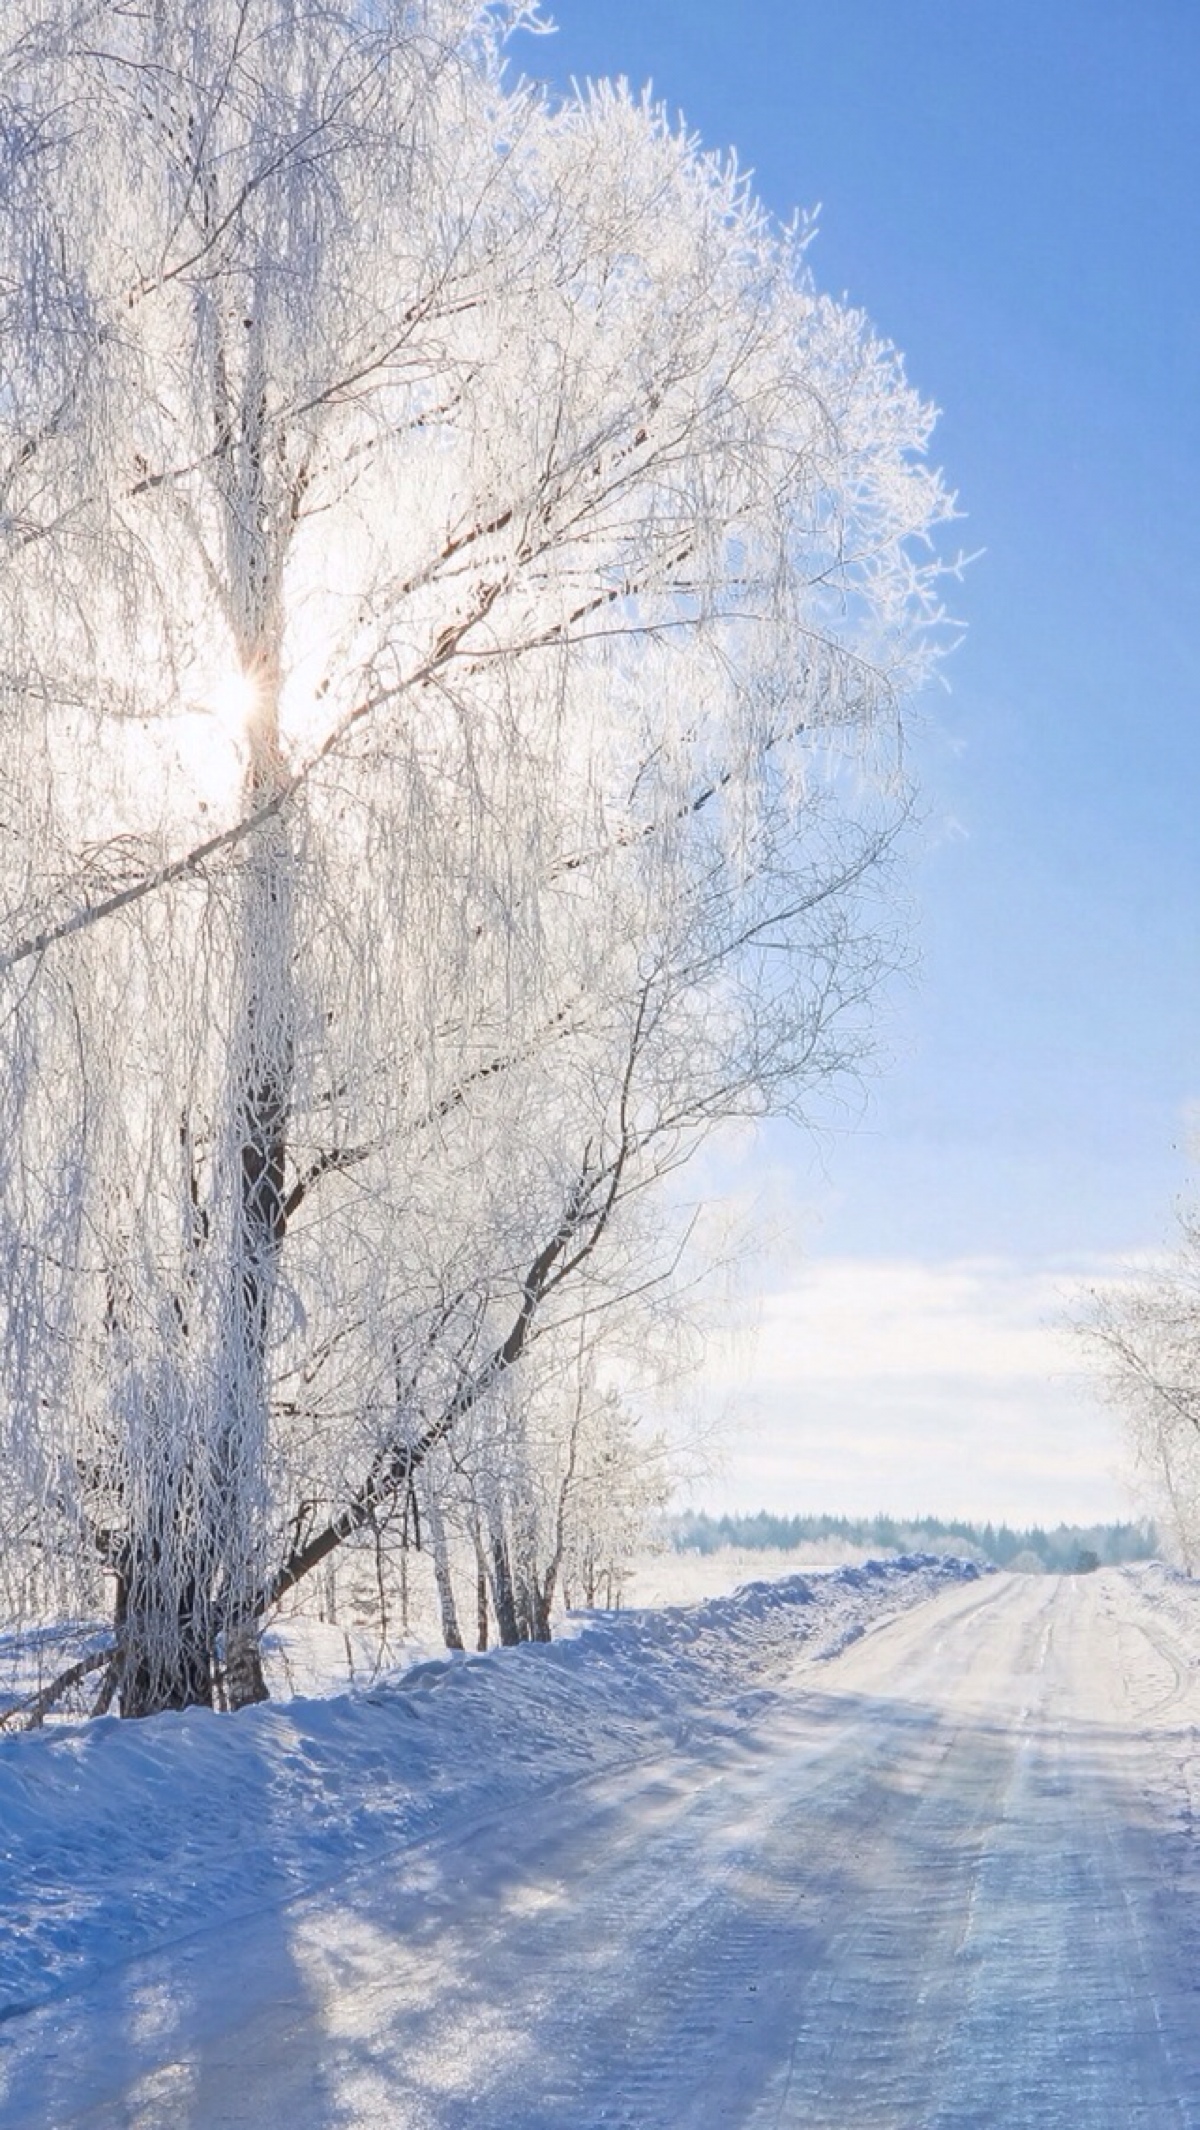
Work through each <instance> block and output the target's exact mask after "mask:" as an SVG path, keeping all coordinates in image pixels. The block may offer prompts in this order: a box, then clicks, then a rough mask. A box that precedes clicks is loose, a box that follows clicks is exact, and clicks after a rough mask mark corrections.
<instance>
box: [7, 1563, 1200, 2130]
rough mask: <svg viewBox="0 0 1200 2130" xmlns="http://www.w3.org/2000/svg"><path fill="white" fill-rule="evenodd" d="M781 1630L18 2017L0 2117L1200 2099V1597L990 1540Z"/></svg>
mask: <svg viewBox="0 0 1200 2130" xmlns="http://www.w3.org/2000/svg"><path fill="white" fill-rule="evenodd" d="M764 1631H765V1630H764ZM772 1646H773V1648H774V1652H775V1655H774V1659H773V1661H772V1663H771V1664H770V1665H766V1664H764V1665H763V1666H760V1667H759V1670H758V1671H757V1673H756V1671H755V1666H754V1662H753V1650H752V1649H751V1650H750V1651H749V1653H748V1654H747V1656H746V1670H747V1680H746V1684H745V1686H744V1689H743V1691H742V1692H741V1693H740V1695H739V1693H738V1691H737V1688H736V1686H735V1685H733V1684H731V1682H730V1679H729V1678H728V1676H725V1677H723V1679H722V1681H721V1682H720V1684H719V1685H714V1686H713V1688H712V1691H711V1695H710V1699H709V1701H708V1703H707V1705H705V1704H704V1702H703V1698H702V1697H700V1698H697V1692H694V1693H693V1702H692V1708H691V1714H690V1716H689V1718H688V1719H687V1720H686V1721H680V1722H679V1723H678V1724H677V1725H676V1726H675V1735H674V1736H673V1737H672V1738H669V1739H668V1738H666V1737H664V1736H662V1735H661V1733H660V1734H659V1735H658V1736H657V1737H654V1738H652V1737H651V1736H650V1735H649V1734H648V1733H642V1734H638V1735H636V1736H635V1735H634V1734H633V1733H631V1734H630V1737H629V1739H628V1741H626V1742H625V1743H620V1742H618V1743H617V1744H616V1747H615V1749H613V1741H612V1740H611V1739H610V1740H609V1741H608V1747H607V1748H606V1750H605V1759H606V1764H605V1765H604V1766H603V1768H602V1769H601V1770H600V1771H599V1772H598V1773H592V1774H589V1773H587V1772H582V1771H580V1770H579V1769H578V1768H577V1769H575V1770H574V1771H572V1772H568V1771H566V1770H564V1771H563V1772H562V1774H561V1775H560V1777H559V1779H557V1780H555V1781H552V1782H548V1783H546V1784H544V1785H542V1786H541V1787H540V1788H536V1789H535V1790H533V1791H529V1790H526V1791H525V1792H524V1793H522V1794H521V1795H517V1794H516V1793H514V1792H512V1790H511V1788H510V1789H506V1787H505V1783H504V1781H503V1780H500V1781H498V1784H497V1798H498V1802H497V1806H496V1809H495V1811H494V1812H493V1813H491V1814H490V1815H488V1814H483V1815H481V1814H480V1813H479V1812H478V1811H477V1810H476V1811H473V1812H472V1813H471V1814H469V1815H465V1816H464V1815H459V1816H457V1817H454V1816H453V1815H452V1816H451V1819H450V1821H449V1823H448V1824H447V1825H446V1826H445V1827H444V1828H443V1829H442V1830H441V1831H440V1832H434V1833H433V1834H431V1835H429V1836H428V1837H427V1838H425V1839H423V1840H422V1841H421V1842H420V1843H419V1844H418V1845H416V1846H409V1847H407V1848H404V1849H398V1850H395V1851H393V1852H392V1853H390V1854H389V1855H388V1856H387V1857H386V1859H385V1860H384V1861H383V1862H378V1861H372V1860H370V1859H368V1860H365V1861H363V1862H361V1863H360V1864H358V1865H357V1866H356V1867H355V1868H354V1869H353V1870H350V1871H347V1872H346V1873H345V1874H344V1876H342V1877H341V1878H340V1879H339V1880H338V1882H336V1883H333V1884H327V1885H325V1886H324V1887H322V1888H321V1889H319V1890H316V1891H312V1892H309V1893H307V1894H304V1895H302V1896H300V1897H298V1898H295V1897H294V1898H291V1899H287V1898H285V1899H281V1900H280V1901H278V1902H277V1903H276V1904H274V1905H271V1906H266V1907H264V1906H261V1905H259V1906H257V1907H255V1908H252V1909H251V1911H250V1912H249V1913H248V1914H246V1915H244V1916H243V1918H242V1920H241V1921H240V1922H239V1923H238V1925H237V1927H236V1928H233V1927H229V1928H225V1929H222V1928H220V1927H218V1928H216V1929H213V1928H211V1927H206V1928H203V1929H200V1930H197V1931H194V1932H193V1933H192V1934H191V1935H190V1936H185V1937H176V1938H175V1939H174V1940H173V1941H172V1942H171V1943H169V1944H167V1945H165V1946H159V1947H158V1948H157V1949H156V1950H155V1951H153V1952H151V1953H147V1954H144V1955H143V1956H141V1957H140V1958H135V1959H133V1960H132V1961H130V1962H129V1963H127V1964H126V1965H125V1966H123V1967H121V1968H120V1969H113V1970H111V1971H110V1972H108V1973H106V1974H100V1975H99V1976H97V1977H96V1978H95V1979H93V1980H92V1981H90V1982H89V1983H87V1985H86V1986H84V1987H82V1988H79V1989H76V1990H74V1991H73V1992H71V1993H69V1994H66V1995H63V1996H59V1997H58V1998H57V1999H56V2000H55V2001H54V2002H51V2003H49V2004H46V2005H45V2006H44V2007H42V2008H40V2009H37V2010H33V2011H30V2012H26V2013H23V2014H20V2015H19V2016H16V2017H14V2018H13V2019H11V2020H10V2021H9V2022H8V2024H7V2025H6V2026H4V2027H3V2028H0V2034H2V2035H3V2037H4V2046H3V2047H2V2048H0V2068H2V2070H3V2076H4V2080H5V2085H4V2091H5V2094H6V2096H7V2097H6V2099H5V2100H4V2101H3V2102H0V2124H3V2126H4V2130H13V2126H16V2125H18V2124H20V2125H33V2124H38V2125H53V2126H55V2130H57V2126H59V2125H64V2126H65V2125H67V2124H73V2125H74V2124H79V2125H84V2124H86V2125H88V2126H90V2130H101V2126H103V2130H117V2126H121V2130H133V2126H137V2130H168V2126H169V2130H232V2126H234V2125H244V2126H247V2130H334V2126H337V2130H351V2126H366V2125H371V2126H379V2130H426V2126H428V2130H458V2126H460V2125H462V2126H465V2125H467V2124H471V2125H475V2126H480V2130H593V2126H596V2130H599V2126H601V2125H604V2126H613V2130H616V2126H621V2130H693V2126H694V2130H701V2126H703V2130H735V2126H736V2130H793V2126H794V2130H800V2126H803V2130H1059V2126H1063V2130H1067V2126H1069V2130H1140V2126H1143V2125H1145V2126H1155V2130H1159V2126H1161V2130H1167V2126H1170V2130H1185V2126H1189V2125H1197V2126H1200V1994H1198V1992H1197V1982H1196V1978H1197V1975H1198V1974H1200V1969H1198V1967H1197V1953H1198V1952H1200V1932H1198V1923H1200V1911H1198V1908H1197V1894H1198V1891H1200V1873H1198V1871H1197V1863H1196V1855H1195V1829H1194V1826H1193V1811H1194V1808H1195V1807H1197V1806H1200V1673H1198V1672H1197V1671H1196V1669H1195V1668H1194V1667H1195V1659H1196V1655H1197V1654H1200V1597H1198V1596H1197V1594H1196V1593H1195V1592H1194V1591H1193V1590H1192V1589H1191V1588H1190V1587H1189V1586H1185V1585H1182V1584H1180V1583H1178V1582H1177V1581H1172V1580H1170V1579H1169V1578H1166V1577H1162V1576H1161V1575H1159V1576H1156V1575H1155V1573H1153V1572H1151V1573H1149V1574H1147V1575H1142V1576H1138V1575H1130V1574H1118V1573H1106V1574H1102V1575H1099V1576H1093V1577H1088V1578H1083V1577H1081V1578H1076V1579H1064V1580H1057V1579H1042V1578H1037V1577H1028V1578H1022V1577H1005V1576H998V1577H994V1578H988V1579H985V1580H983V1581H976V1582H971V1583H966V1584H961V1585H957V1586H954V1587H951V1588H949V1589H945V1590H943V1591H942V1592H941V1594H939V1595H936V1596H934V1597H933V1598H932V1599H931V1600H929V1601H928V1602H925V1603H920V1604H917V1605H916V1606H915V1607H913V1608H912V1609H910V1610H907V1611H904V1612H902V1613H901V1614H900V1616H899V1617H894V1618H892V1619H891V1620H889V1621H886V1622H885V1623H884V1624H881V1625H877V1626H874V1627H873V1628H870V1629H869V1630H868V1631H867V1632H866V1633H865V1634H864V1635H863V1636H862V1638H861V1639H858V1640H856V1641H854V1642H852V1643H851V1645H850V1646H849V1647H847V1648H845V1649H844V1650H843V1651H842V1653H841V1654H840V1655H837V1656H835V1657H833V1658H831V1659H829V1660H828V1661H825V1662H820V1663H817V1662H814V1661H813V1660H812V1657H811V1653H810V1654H808V1655H805V1653H804V1652H803V1650H801V1651H800V1652H799V1653H798V1654H797V1655H793V1656H791V1657H790V1658H789V1659H788V1660H787V1663H786V1664H781V1663H780V1662H779V1661H778V1654H779V1652H778V1642H777V1639H776V1643H775V1644H774V1645H772ZM697 1691H698V1690H697ZM130 1728H132V1727H122V1729H123V1730H124V1731H126V1733H127V1732H128V1729H130ZM181 1735H182V1734H181ZM197 1735H199V1733H197ZM525 1743H526V1746H527V1747H530V1748H532V1744H533V1741H532V1739H527V1740H526V1741H525ZM597 1746H598V1749H599V1748H601V1747H603V1746H604V1740H603V1739H601V1738H598V1740H597ZM244 1838H245V1839H249V1838H250V1830H249V1828H247V1830H246V1832H245V1835H244Z"/></svg>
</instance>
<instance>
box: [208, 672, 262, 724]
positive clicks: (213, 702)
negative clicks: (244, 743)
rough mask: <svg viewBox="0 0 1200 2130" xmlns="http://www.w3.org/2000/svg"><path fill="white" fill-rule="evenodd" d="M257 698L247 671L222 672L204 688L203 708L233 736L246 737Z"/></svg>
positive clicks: (254, 687)
mask: <svg viewBox="0 0 1200 2130" xmlns="http://www.w3.org/2000/svg"><path fill="white" fill-rule="evenodd" d="M257 702H258V687H257V685H256V683H255V681H254V680H253V678H252V677H251V675H250V674H249V673H222V674H220V675H218V677H217V678H216V679H215V680H213V681H212V682H211V683H210V684H209V686H208V688H207V689H206V690H205V703H204V707H205V709H206V710H208V711H210V712H211V714H212V716H213V717H215V718H216V719H217V721H218V723H219V724H220V725H222V726H223V727H224V729H225V731H226V732H227V733H228V734H229V736H230V738H231V739H234V740H244V739H245V737H246V731H247V728H248V726H249V724H250V720H251V718H252V717H253V716H254V711H255V707H256V705H257Z"/></svg>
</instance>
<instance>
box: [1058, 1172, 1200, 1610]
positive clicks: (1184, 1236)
mask: <svg viewBox="0 0 1200 2130" xmlns="http://www.w3.org/2000/svg"><path fill="white" fill-rule="evenodd" d="M1179 1227H1180V1232H1179V1238H1178V1243H1177V1247H1176V1249H1175V1251H1174V1253H1173V1255H1172V1257H1171V1258H1170V1259H1169V1260H1168V1261H1167V1262H1165V1263H1162V1264H1160V1265H1158V1266H1157V1267H1156V1268H1154V1269H1153V1270H1143V1271H1142V1272H1140V1273H1137V1274H1131V1275H1130V1276H1129V1277H1128V1278H1126V1279H1123V1280H1121V1281H1114V1282H1112V1283H1111V1284H1110V1285H1108V1286H1107V1287H1105V1288H1103V1289H1100V1290H1097V1291H1095V1292H1093V1294H1092V1295H1091V1297H1090V1302H1089V1304H1088V1305H1087V1307H1086V1308H1085V1310H1084V1311H1082V1312H1081V1314H1080V1315H1079V1316H1078V1318H1077V1319H1076V1328H1077V1330H1078V1331H1079V1332H1080V1333H1081V1335H1082V1336H1083V1338H1084V1340H1085V1342H1086V1344H1087V1345H1088V1347H1089V1348H1090V1349H1091V1353H1092V1357H1093V1359H1094V1362H1095V1364H1096V1367H1097V1370H1098V1373H1099V1378H1100V1382H1101V1385H1102V1388H1103V1390H1104V1392H1105V1394H1106V1396H1107V1397H1108V1399H1109V1402H1110V1403H1111V1404H1112V1405H1113V1406H1114V1407H1115V1408H1116V1410H1117V1412H1118V1413H1119V1414H1120V1417H1121V1420H1122V1423H1123V1426H1124V1430H1125V1436H1126V1441H1127V1443H1128V1447H1129V1450H1130V1453H1131V1457H1132V1463H1133V1469H1134V1476H1135V1480H1136V1484H1137V1486H1138V1490H1139V1492H1140V1493H1141V1495H1142V1496H1143V1498H1144V1500H1145V1503H1146V1506H1147V1508H1148V1509H1149V1510H1150V1512H1151V1513H1152V1515H1153V1517H1154V1520H1155V1523H1156V1524H1157V1526H1158V1529H1159V1530H1160V1532H1161V1533H1162V1534H1163V1536H1164V1538H1165V1540H1166V1543H1167V1545H1168V1546H1169V1548H1170V1551H1171V1553H1172V1554H1173V1555H1174V1556H1175V1557H1176V1559H1177V1560H1178V1561H1179V1562H1180V1564H1181V1565H1182V1566H1183V1568H1184V1569H1185V1570H1186V1572H1187V1573H1188V1574H1189V1575H1191V1574H1192V1573H1194V1571H1195V1567H1196V1563H1197V1561H1200V1219H1198V1218H1197V1216H1196V1213H1195V1212H1194V1211H1185V1212H1184V1213H1183V1214H1182V1215H1181V1218H1180V1224H1179Z"/></svg>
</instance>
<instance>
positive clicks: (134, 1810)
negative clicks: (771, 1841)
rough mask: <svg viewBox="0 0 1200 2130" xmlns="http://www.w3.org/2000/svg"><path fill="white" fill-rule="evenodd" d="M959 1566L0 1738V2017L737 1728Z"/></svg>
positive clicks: (579, 1619) (829, 1579)
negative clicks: (290, 1689)
mask: <svg viewBox="0 0 1200 2130" xmlns="http://www.w3.org/2000/svg"><path fill="white" fill-rule="evenodd" d="M979 1573H980V1571H979V1569H978V1568H977V1567H975V1566H974V1565H973V1564H972V1563H969V1562H963V1561H945V1560H936V1559H933V1558H930V1557H927V1556H913V1557H910V1558H907V1559H902V1560H897V1561H886V1562H882V1561H872V1562H869V1563H867V1565H866V1566H865V1567H861V1568H841V1569H836V1570H833V1571H831V1572H829V1573H826V1574H821V1575H817V1576H813V1577H807V1576H800V1575H797V1576H790V1577H786V1578H784V1579H782V1580H780V1581H777V1582H770V1583H749V1584H746V1585H744V1586H743V1587H742V1588H741V1589H740V1590H738V1591H736V1592H735V1593H734V1594H733V1596H731V1597H725V1598H714V1599H711V1600H710V1601H709V1602H708V1603H707V1604H703V1605H697V1606H692V1607H686V1608H685V1607H679V1608H671V1609H664V1610H661V1611H645V1612H627V1613H618V1614H577V1615H575V1616H573V1617H572V1618H571V1619H570V1620H569V1621H568V1623H567V1626H566V1630H565V1632H564V1634H563V1637H562V1639H560V1640H559V1641H556V1642H553V1643H549V1644H544V1645H532V1646H531V1645H525V1646H522V1647H521V1648H519V1649H513V1650H495V1651H492V1652H490V1653H489V1654H487V1655H486V1656H447V1657H445V1658H439V1659H438V1660H436V1661H434V1662H424V1663H418V1664H416V1665H414V1666H412V1667H411V1668H410V1669H408V1670H407V1671H404V1672H402V1673H400V1674H398V1675H395V1676H393V1677H391V1678H389V1679H387V1680H386V1681H383V1682H377V1683H376V1684H375V1685H374V1686H373V1687H372V1688H371V1689H370V1690H369V1691H367V1692H364V1693H362V1694H357V1695H354V1694H351V1695H346V1694H343V1695H339V1696H337V1697H335V1698H332V1699H325V1700H316V1699H307V1700H295V1701H292V1702H290V1703H286V1704H275V1703H268V1704H265V1705H264V1706H262V1707H259V1708H251V1709H246V1710H244V1711H243V1712H242V1713H241V1714H240V1715H238V1716H236V1717H226V1718H217V1717H214V1716H212V1715H211V1714H209V1713H207V1712H206V1711H202V1710H195V1709H194V1710H189V1711H187V1712H185V1713H184V1714H181V1715H164V1716H158V1717H154V1718H152V1719H149V1720H147V1721H144V1722H141V1723H122V1722H120V1721H118V1720H116V1719H114V1718H111V1717H105V1718H101V1719H100V1720H98V1721H95V1722H91V1723H83V1724H77V1725H70V1726H61V1727H59V1728H56V1729H54V1730H52V1731H44V1732H35V1733H29V1734H25V1735H20V1736H15V1737H11V1738H6V1739H3V1740H0V1828H2V1830H3V1832H2V1835H0V1848H2V1852H3V1862H2V1871H0V1885H2V1888H3V1899H2V1910H0V1912H2V1914H3V1918H4V1922H3V1935H2V1938H0V2017H11V2016H12V2015H13V2014H14V2013H16V2012H19V2011H24V2010H27V2009H29V2008H30V2007H31V2006H33V2005H34V2004H37V2003H39V2002H42V2001H44V2000H45V1999H47V1998H49V1997H51V1996H53V1995H55V1994H56V1993H57V1992H59V1991H61V1990H63V1989H67V1988H74V1987H78V1986H80V1985H81V1984H83V1983H85V1982H86V1981H88V1980H89V1979H91V1978H92V1977H93V1976H94V1975H97V1974H99V1973H100V1972H102V1971H103V1970H105V1969H107V1968H110V1967H113V1966H114V1965H117V1964H119V1963H120V1962H122V1961H124V1960H126V1959H130V1958H133V1957H136V1956H138V1955H140V1954H142V1953H144V1952H146V1951H149V1950H150V1949H151V1948H153V1947H154V1946H155V1945H158V1944H161V1943H163V1942H165V1941H167V1940H170V1939H173V1938H177V1937H179V1936H181V1935H183V1934H185V1933H188V1932H191V1931H193V1930H197V1929H201V1928H203V1927H204V1926H206V1925H211V1924H214V1923H220V1924H221V1925H222V1927H224V1926H226V1925H229V1924H232V1923H234V1922H235V1921H236V1920H237V1919H238V1918H239V1917H241V1916H245V1915H247V1914H251V1913H254V1912H256V1911H258V1910H260V1909H261V1908H263V1907H265V1906H268V1905H271V1904H275V1903H279V1902H283V1901H286V1900H288V1899H290V1898H291V1897H293V1896H294V1895H296V1894H298V1893H300V1892H307V1891H312V1890H315V1889H317V1888H319V1887H322V1886H333V1885H336V1883H337V1882H338V1881H339V1880H340V1879H342V1878H344V1877H346V1876H347V1875H348V1874H349V1873H351V1872H354V1871H356V1870H359V1869H362V1868H367V1867H372V1868H373V1867H376V1866H378V1865H379V1864H380V1863H381V1861H383V1860H384V1859H386V1857H387V1856H388V1854H389V1852H392V1851H396V1850H399V1849H403V1850H404V1851H405V1852H411V1850H412V1849H413V1848H414V1847H415V1846H417V1845H419V1844H420V1843H422V1842H426V1841H430V1840H432V1839H435V1838H437V1837H438V1836H440V1835H443V1834H447V1833H452V1832H454V1831H455V1830H458V1831H461V1830H462V1829H463V1828H464V1827H467V1826H480V1827H482V1826H483V1825H485V1823H486V1821H487V1820H488V1819H489V1818H490V1817H491V1816H493V1815H496V1814H502V1813H505V1812H508V1811H511V1810H512V1809H513V1807H514V1806H520V1805H522V1803H523V1802H524V1801H525V1800H526V1799H528V1801H529V1803H530V1805H531V1806H534V1805H536V1801H537V1798H538V1796H539V1795H544V1794H546V1793H548V1792H549V1791H550V1790H552V1789H561V1787H562V1785H563V1784H564V1783H566V1782H569V1781H571V1780H573V1779H577V1778H579V1777H581V1776H584V1775H587V1774H589V1773H591V1772H592V1771H594V1770H597V1769H602V1768H605V1767H609V1766H612V1765H613V1764H615V1763H618V1762H625V1761H629V1760H632V1759H635V1758H637V1757H639V1756H641V1755H643V1754H649V1753H652V1752H655V1751H658V1752H661V1751H662V1749H663V1746H664V1743H669V1742H671V1741H672V1740H674V1739H677V1738H680V1737H682V1736H684V1735H689V1736H690V1735H693V1734H694V1733H695V1731H696V1729H697V1727H698V1726H704V1725H707V1726H717V1727H728V1726H736V1725H737V1724H738V1722H739V1721H740V1720H742V1719H743V1718H744V1717H745V1716H746V1715H748V1714H749V1712H750V1710H751V1709H752V1708H754V1707H755V1706H761V1705H762V1699H763V1696H764V1694H769V1693H770V1691H771V1685H772V1681H773V1680H778V1679H780V1678H782V1677H783V1676H784V1674H785V1673H786V1672H787V1670H788V1669H789V1668H790V1667H791V1666H792V1665H793V1664H794V1663H795V1662H796V1660H797V1658H798V1657H802V1658H804V1659H806V1660H811V1661H817V1660H820V1659H822V1658H827V1657H829V1656H832V1655H834V1654H836V1652H837V1651H838V1650H839V1649H843V1648H844V1647H845V1646H846V1645H847V1643H848V1642H850V1641H852V1640H854V1639H855V1638H856V1637H857V1636H858V1635H860V1634H862V1633H863V1632H864V1630H865V1629H866V1628H867V1627H869V1626H871V1625H873V1624H876V1623H878V1622H879V1621H881V1620H882V1619H884V1618H887V1617H889V1616H891V1615H892V1614H894V1613H896V1612H899V1611H901V1610H904V1609H906V1608H907V1607H908V1606H910V1605H913V1604H915V1603H917V1602H919V1601H920V1600H922V1599H924V1598H926V1597H929V1596H932V1595H933V1594H934V1593H935V1592H936V1591H938V1590H939V1589H942V1588H944V1587H946V1586H947V1585H948V1584H950V1583H953V1582H960V1581H964V1580H971V1579H973V1578H974V1577H976V1576H977V1575H978V1574H979Z"/></svg>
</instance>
